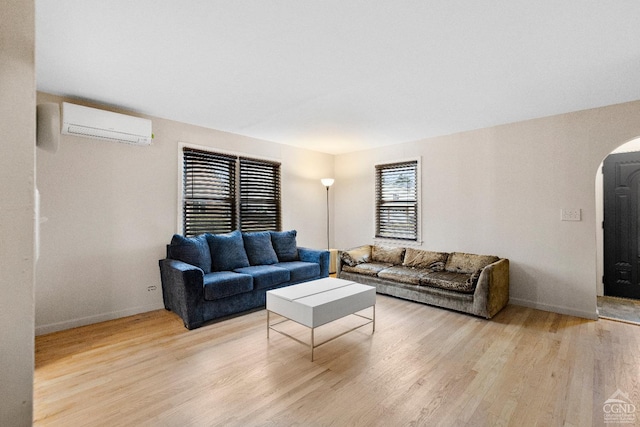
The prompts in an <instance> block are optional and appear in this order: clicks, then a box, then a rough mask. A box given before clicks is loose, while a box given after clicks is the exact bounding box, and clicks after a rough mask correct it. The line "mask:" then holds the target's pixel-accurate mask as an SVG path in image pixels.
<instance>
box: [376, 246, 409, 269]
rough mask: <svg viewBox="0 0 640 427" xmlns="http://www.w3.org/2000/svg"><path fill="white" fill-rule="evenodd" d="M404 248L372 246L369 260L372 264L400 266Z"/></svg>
mask: <svg viewBox="0 0 640 427" xmlns="http://www.w3.org/2000/svg"><path fill="white" fill-rule="evenodd" d="M404 251H405V248H395V247H390V246H382V245H374V246H373V248H372V249H371V260H372V261H373V262H382V263H389V264H393V265H402V259H403V258H404Z"/></svg>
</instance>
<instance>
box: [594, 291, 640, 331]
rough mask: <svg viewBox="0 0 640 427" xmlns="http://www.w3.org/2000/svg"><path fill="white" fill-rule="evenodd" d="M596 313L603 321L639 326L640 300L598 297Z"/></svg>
mask: <svg viewBox="0 0 640 427" xmlns="http://www.w3.org/2000/svg"><path fill="white" fill-rule="evenodd" d="M598 313H599V316H600V317H602V318H604V319H612V320H620V321H623V322H630V323H635V324H637V325H640V300H633V299H627V298H618V297H598Z"/></svg>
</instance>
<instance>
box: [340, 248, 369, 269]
mask: <svg viewBox="0 0 640 427" xmlns="http://www.w3.org/2000/svg"><path fill="white" fill-rule="evenodd" d="M340 259H342V261H343V262H344V263H345V264H346V265H348V266H351V267H353V266H356V265H358V264H362V263H364V262H369V261H370V259H371V245H363V246H358V247H357V248H353V249H349V250H348V251H343V252H341V253H340Z"/></svg>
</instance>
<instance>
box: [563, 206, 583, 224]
mask: <svg viewBox="0 0 640 427" xmlns="http://www.w3.org/2000/svg"><path fill="white" fill-rule="evenodd" d="M560 220H562V221H581V220H582V209H578V208H572V209H560Z"/></svg>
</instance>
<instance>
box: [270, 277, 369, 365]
mask: <svg viewBox="0 0 640 427" xmlns="http://www.w3.org/2000/svg"><path fill="white" fill-rule="evenodd" d="M368 307H372V308H373V315H372V316H371V317H366V316H363V315H361V314H357V312H358V311H362V310H364V309H366V308H368ZM271 312H273V313H276V314H279V315H280V316H283V317H285V319H284V320H281V321H279V322H277V323H274V324H271V320H270V314H271ZM349 315H356V316H359V317H362V318H363V319H365V320H367V322H366V323H363V324H362V325H359V326H356V327H355V328H352V329H349V330H348V331H345V332H343V333H341V334H340V335H336V336H335V337H333V338H330V339H328V340H326V341H323V342H321V343H319V344H316V342H315V338H314V329H315V328H317V327H318V326H322V325H324V324H327V323H329V322H333V321H334V320H338V319H340V318H341V317H346V316H349ZM288 320H292V321H294V322H296V323H299V324H301V325H304V326H306V327H308V328H310V329H311V344H308V343H305V342H303V341H301V340H299V339H297V338H295V337H293V336H291V335H289V334H287V333H285V332H283V331H280V330H278V329H275V328H274V326H276V325H279V324H280V323H283V322H286V321H288ZM368 324H373V331H372V332H371V333H373V332H375V330H376V288H375V287H373V286H367V285H362V284H360V283H355V282H351V281H349V280H343V279H335V278H331V277H327V278H324V279H317V280H312V281H310V282H305V283H300V284H298V285H293V286H287V287H284V288H279V289H274V290H271V291H267V338H269V331H270V330H273V331H275V332H278V333H279V334H282V335H285V336H287V337H289V338H291V339H293V340H295V341H297V342H299V343H301V344H303V345H306V346H308V347H311V361H313V351H314V350H315V349H316V348H317V347H320V346H321V345H323V344H326V343H328V342H329V341H333V340H334V339H336V338H339V337H341V336H342V335H344V334H346V333H348V332H351V331H354V330H356V329H359V328H361V327H363V326H366V325H368Z"/></svg>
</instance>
